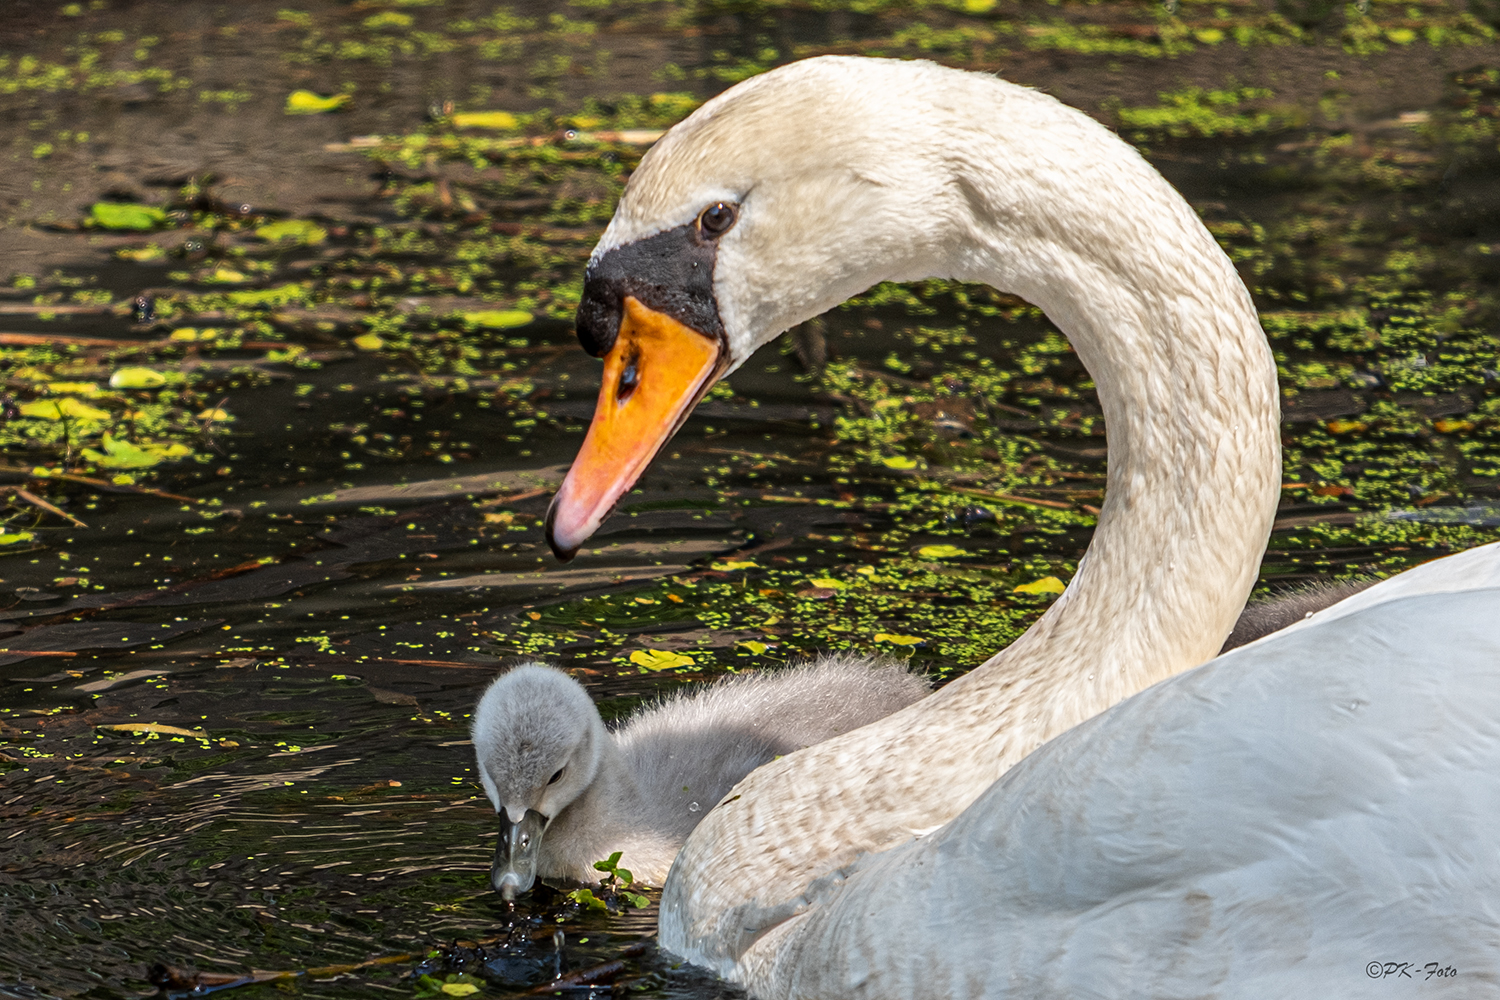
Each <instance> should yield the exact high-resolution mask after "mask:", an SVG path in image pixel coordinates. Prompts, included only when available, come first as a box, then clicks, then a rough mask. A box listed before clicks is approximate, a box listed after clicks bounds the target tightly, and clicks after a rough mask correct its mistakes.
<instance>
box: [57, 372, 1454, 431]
mask: <svg viewBox="0 0 1500 1000" xmlns="http://www.w3.org/2000/svg"><path fill="white" fill-rule="evenodd" d="M47 389H48V390H49V391H51V392H81V393H83V394H84V395H85V396H92V395H93V394H94V393H96V392H98V391H99V383H98V382H48V383H47ZM1439 423H1441V421H1439Z"/></svg>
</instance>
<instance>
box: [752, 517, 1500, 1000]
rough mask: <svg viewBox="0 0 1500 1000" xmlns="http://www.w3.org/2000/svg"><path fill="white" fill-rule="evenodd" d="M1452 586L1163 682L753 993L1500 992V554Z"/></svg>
mask: <svg viewBox="0 0 1500 1000" xmlns="http://www.w3.org/2000/svg"><path fill="white" fill-rule="evenodd" d="M1441 563H1453V564H1455V565H1453V566H1451V567H1448V569H1449V570H1450V571H1462V572H1459V573H1458V575H1457V580H1456V581H1455V583H1456V585H1455V586H1454V587H1452V588H1448V589H1457V590H1459V592H1457V593H1442V592H1436V593H1434V592H1432V591H1433V590H1434V589H1438V590H1441V589H1444V588H1430V587H1427V588H1424V587H1420V586H1417V587H1413V586H1412V584H1419V583H1421V577H1422V576H1423V574H1422V573H1421V571H1413V572H1412V573H1408V574H1405V577H1412V578H1416V579H1413V580H1406V579H1403V578H1397V580H1395V581H1390V585H1387V586H1386V587H1377V588H1373V589H1372V590H1370V591H1367V592H1366V593H1365V594H1363V595H1360V596H1359V597H1357V598H1355V599H1353V601H1351V602H1346V605H1344V606H1340V607H1339V608H1335V609H1330V612H1329V613H1328V615H1327V617H1326V618H1325V619H1324V620H1322V621H1319V619H1318V618H1317V617H1315V618H1314V619H1311V620H1309V622H1308V623H1307V624H1306V625H1304V626H1293V627H1292V628H1291V629H1289V630H1287V631H1285V632H1282V633H1279V634H1277V635H1275V636H1271V637H1268V638H1266V639H1264V640H1262V641H1261V642H1258V643H1255V644H1253V645H1251V646H1248V647H1245V648H1244V649H1241V650H1237V651H1235V652H1233V653H1231V654H1228V655H1226V656H1223V657H1220V658H1218V659H1216V660H1214V661H1211V662H1210V663H1208V664H1205V665H1204V666H1202V667H1199V668H1198V669H1196V670H1192V671H1189V672H1188V673H1185V674H1182V675H1179V676H1177V677H1175V678H1172V679H1170V680H1168V681H1164V682H1162V683H1160V684H1158V685H1156V686H1155V687H1152V688H1150V689H1148V690H1146V691H1144V692H1142V693H1141V694H1139V695H1136V696H1135V697H1133V698H1131V699H1129V700H1127V701H1125V702H1123V703H1121V704H1120V705H1118V706H1116V707H1115V708H1113V709H1110V710H1109V711H1108V712H1106V713H1104V714H1103V715H1101V716H1098V717H1096V718H1094V719H1092V720H1090V721H1089V722H1086V723H1084V724H1083V725H1081V726H1078V727H1077V728H1075V729H1073V730H1071V731H1070V732H1068V733H1065V734H1064V735H1062V736H1060V737H1058V738H1057V739H1055V740H1053V741H1052V742H1051V743H1049V744H1048V745H1046V746H1045V747H1043V748H1042V749H1040V750H1038V751H1037V752H1036V753H1034V754H1033V755H1031V757H1029V758H1028V759H1027V760H1025V761H1023V762H1022V763H1021V764H1020V765H1018V766H1017V767H1015V768H1014V769H1012V770H1011V771H1010V772H1008V773H1007V774H1006V775H1005V777H1003V778H1002V779H1001V780H1000V781H999V782H997V783H996V784H995V785H994V786H992V787H991V789H990V790H989V791H988V792H986V793H985V794H984V795H983V796H981V797H980V798H979V799H978V800H977V801H976V802H975V803H974V805H973V806H971V807H970V808H969V809H968V810H967V811H966V812H965V813H964V814H963V815H962V816H960V817H959V818H958V819H957V820H955V821H954V822H953V823H951V824H949V825H948V826H947V827H945V828H944V829H943V830H941V831H940V832H939V833H937V834H935V835H934V836H932V837H930V838H926V839H924V840H919V841H916V842H913V843H911V844H909V845H906V846H904V847H902V848H899V849H896V850H893V851H890V852H887V853H885V854H881V855H876V856H868V857H866V858H864V859H862V860H861V861H859V862H856V864H855V865H853V866H851V868H852V872H851V873H850V875H849V878H848V880H847V881H844V882H842V884H840V880H839V879H837V878H833V879H830V880H828V881H826V882H824V883H823V884H822V885H821V886H819V887H818V892H821V893H822V896H821V898H815V899H814V900H813V902H814V905H813V906H812V908H811V910H810V911H809V912H808V913H806V915H804V916H802V917H799V918H793V919H792V920H790V921H788V922H787V923H785V924H782V925H781V926H780V927H779V928H777V929H776V930H775V931H773V932H772V937H773V938H774V939H775V944H774V945H773V948H774V952H775V956H776V957H775V959H774V960H773V962H772V963H771V965H770V967H761V968H759V969H756V970H753V974H752V975H751V976H750V977H749V979H750V983H749V985H750V987H751V989H752V991H753V992H755V993H756V994H758V995H761V996H768V997H769V996H825V995H838V996H907V997H927V996H932V997H939V996H953V995H966V996H968V995H972V996H981V995H983V996H996V997H1016V998H1021V997H1025V998H1046V997H1115V996H1150V997H1160V998H1168V997H1202V996H1213V997H1216V998H1231V997H1243V998H1247V1000H1248V998H1256V1000H1258V998H1262V997H1273V996H1274V997H1318V998H1322V997H1346V996H1347V997H1356V996H1359V997H1362V996H1369V995H1372V994H1371V991H1372V989H1376V988H1378V987H1375V986H1372V983H1371V981H1370V980H1371V979H1372V978H1384V977H1385V976H1386V974H1387V973H1386V968H1387V966H1386V964H1385V963H1401V962H1409V963H1415V965H1416V968H1415V969H1413V968H1411V967H1408V971H1409V972H1410V973H1412V974H1413V975H1414V978H1415V979H1419V980H1424V981H1423V982H1422V984H1421V986H1420V987H1419V988H1420V989H1421V990H1422V992H1423V994H1424V995H1432V996H1439V995H1441V996H1477V995H1489V994H1493V993H1495V992H1496V991H1497V990H1500V838H1497V837H1496V834H1495V822H1496V817H1497V816H1500V550H1497V548H1496V547H1495V546H1488V547H1486V550H1479V551H1474V552H1470V553H1465V554H1464V555H1462V556H1458V557H1454V558H1452V559H1449V560H1442V561H1440V563H1439V564H1436V565H1430V566H1429V567H1426V568H1428V569H1434V570H1436V569H1439V568H1440V566H1441ZM1449 575H1450V576H1452V575H1454V573H1453V572H1450V574H1449ZM1465 575H1467V582H1465ZM1383 589H1388V590H1389V591H1390V596H1391V597H1392V599H1391V600H1387V601H1384V602H1380V601H1378V597H1379V596H1380V591H1381V590H1383ZM1424 590H1425V591H1426V592H1423V591H1424ZM1413 594H1414V595H1415V596H1412V595H1413ZM1351 604H1352V605H1353V607H1349V606H1348V605H1351ZM1319 617H1323V616H1319ZM1434 636H1441V638H1442V641H1441V642H1440V643H1439V642H1435V641H1434ZM811 895H813V896H815V897H816V896H817V893H816V892H814V893H811ZM754 909H755V908H754V907H753V906H747V907H745V908H744V912H742V913H741V914H739V915H738V918H739V919H738V923H739V924H740V925H741V926H750V927H753V926H755V925H756V924H757V923H758V922H764V915H763V914H757V913H755V912H754ZM767 943H770V941H769V940H768V942H767ZM1429 962H1431V963H1435V965H1434V968H1437V969H1447V968H1450V967H1451V968H1454V969H1456V970H1457V975H1456V976H1451V977H1449V976H1437V975H1435V974H1434V975H1433V976H1431V977H1430V978H1429V977H1427V973H1426V971H1425V968H1426V966H1427V963H1429ZM1370 970H1375V971H1370ZM1376 972H1378V975H1377V974H1376ZM1391 976H1392V977H1393V978H1394V977H1397V976H1398V974H1397V973H1391Z"/></svg>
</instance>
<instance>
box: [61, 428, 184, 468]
mask: <svg viewBox="0 0 1500 1000" xmlns="http://www.w3.org/2000/svg"><path fill="white" fill-rule="evenodd" d="M103 446H104V450H103V451H102V452H101V451H95V450H94V449H93V448H85V449H83V457H84V458H86V459H88V460H89V461H90V462H93V463H94V464H95V465H98V466H100V467H102V468H106V469H149V468H150V467H151V466H153V465H160V464H161V463H162V462H169V461H172V460H174V459H178V458H186V457H187V456H189V455H191V454H192V453H193V449H191V448H189V447H188V446H187V445H185V444H177V443H173V444H155V443H147V444H144V445H139V446H137V445H134V444H131V443H130V442H129V441H117V440H116V439H114V438H113V437H111V436H110V435H108V434H106V435H104V440H103Z"/></svg>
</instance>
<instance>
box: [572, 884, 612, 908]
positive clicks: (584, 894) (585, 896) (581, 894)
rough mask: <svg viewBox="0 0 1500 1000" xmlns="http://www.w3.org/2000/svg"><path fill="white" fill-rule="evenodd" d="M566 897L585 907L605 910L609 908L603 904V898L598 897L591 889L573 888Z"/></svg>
mask: <svg viewBox="0 0 1500 1000" xmlns="http://www.w3.org/2000/svg"><path fill="white" fill-rule="evenodd" d="M568 898H569V899H571V900H572V901H573V902H575V903H579V904H581V905H583V906H585V907H587V908H588V909H590V910H606V911H607V910H608V909H609V907H607V906H605V905H604V900H602V899H600V898H599V897H598V896H595V895H594V893H593V892H592V890H589V889H574V890H573V891H572V892H570V893H568Z"/></svg>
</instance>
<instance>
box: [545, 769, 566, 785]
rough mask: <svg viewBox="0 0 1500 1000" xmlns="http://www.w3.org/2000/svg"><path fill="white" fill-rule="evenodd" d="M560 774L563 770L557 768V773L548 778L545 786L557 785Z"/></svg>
mask: <svg viewBox="0 0 1500 1000" xmlns="http://www.w3.org/2000/svg"><path fill="white" fill-rule="evenodd" d="M562 773H563V769H562V768H558V769H557V773H556V774H554V775H553V776H552V777H551V778H549V779H548V780H547V784H549V785H555V784H557V779H558V778H561V777H562Z"/></svg>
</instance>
